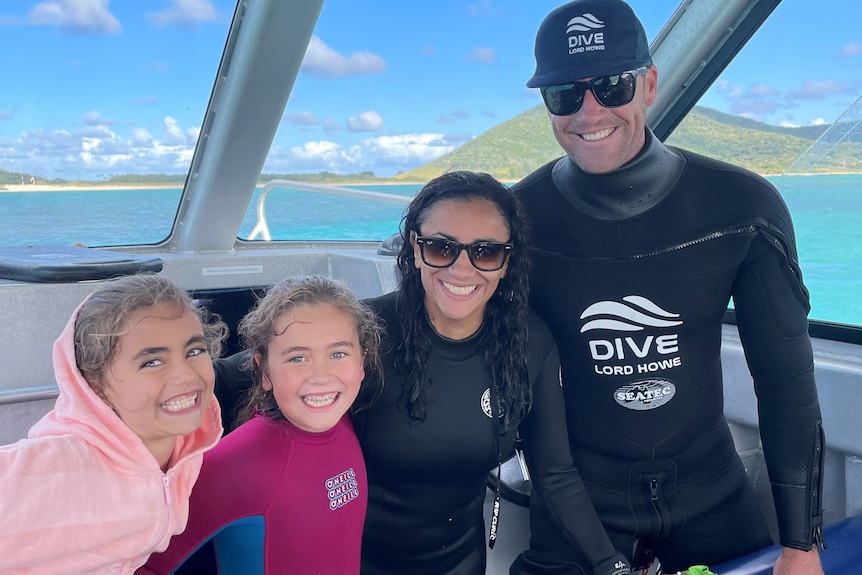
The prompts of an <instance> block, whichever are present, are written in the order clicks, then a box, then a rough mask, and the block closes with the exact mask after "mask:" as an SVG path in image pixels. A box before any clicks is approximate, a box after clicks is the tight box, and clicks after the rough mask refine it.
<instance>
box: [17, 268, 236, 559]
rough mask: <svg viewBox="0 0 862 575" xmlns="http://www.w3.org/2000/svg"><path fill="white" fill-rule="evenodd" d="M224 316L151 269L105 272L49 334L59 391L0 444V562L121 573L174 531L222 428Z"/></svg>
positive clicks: (182, 521) (163, 544) (165, 541)
mask: <svg viewBox="0 0 862 575" xmlns="http://www.w3.org/2000/svg"><path fill="white" fill-rule="evenodd" d="M225 334H226V328H225V326H224V324H223V323H222V322H221V321H219V320H218V319H215V320H214V321H212V322H207V321H205V320H204V316H203V314H202V312H201V311H200V310H198V309H197V308H196V307H195V305H194V304H193V302H192V301H191V299H190V298H189V296H188V295H187V294H186V293H185V291H183V290H182V289H180V288H179V287H177V286H176V285H174V284H173V283H171V282H170V281H169V280H167V279H165V278H163V277H161V276H157V275H138V276H129V277H124V278H121V279H118V280H115V281H112V282H109V283H107V284H105V285H104V286H103V287H101V288H99V289H98V290H97V291H96V292H94V293H93V294H91V295H90V296H89V297H88V298H87V299H86V300H84V302H83V303H82V304H81V305H80V306H78V308H77V309H76V310H75V313H73V314H72V317H71V319H70V320H69V323H68V324H67V326H66V328H65V330H64V331H63V333H62V334H61V335H60V337H59V338H58V339H57V341H56V342H55V344H54V373H55V376H56V379H57V385H58V387H59V388H60V395H59V397H58V399H57V403H56V405H55V407H54V409H53V410H52V411H51V412H49V413H48V414H47V415H46V416H45V417H44V418H42V420H41V421H39V422H38V423H37V424H36V425H35V426H33V428H32V429H30V432H29V436H28V438H27V439H23V440H21V441H19V442H17V443H14V444H12V445H7V446H4V447H0V572H2V573H4V574H13V573H14V574H18V573H21V574H23V573H27V574H40V573H44V574H50V575H56V574H57V573H75V574H88V573H93V574H96V573H98V574H99V575H104V574H112V573H132V572H133V571H134V570H135V568H136V567H138V566H140V565H142V564H143V563H144V561H146V559H147V557H148V556H149V554H150V553H152V552H153V551H161V550H163V549H165V547H167V545H168V541H169V540H170V538H171V536H172V535H174V534H176V533H179V532H181V531H182V530H183V529H184V528H185V525H186V519H187V516H188V497H189V493H190V492H191V488H192V485H193V484H194V482H195V479H196V478H197V476H198V472H199V470H200V466H201V462H202V459H203V457H202V454H203V452H204V451H206V450H208V449H210V448H211V447H213V446H214V445H215V444H216V442H217V441H218V440H219V437H220V436H221V432H222V429H221V418H220V412H219V407H218V403H217V402H216V400H215V398H214V397H213V385H214V373H213V366H212V359H211V357H216V356H218V354H219V351H220V346H221V342H222V340H223V338H224V336H225Z"/></svg>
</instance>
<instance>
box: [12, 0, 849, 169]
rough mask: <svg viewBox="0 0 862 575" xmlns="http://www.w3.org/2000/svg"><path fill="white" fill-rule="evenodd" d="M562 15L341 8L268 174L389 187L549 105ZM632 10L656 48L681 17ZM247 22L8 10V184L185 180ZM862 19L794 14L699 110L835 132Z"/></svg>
mask: <svg viewBox="0 0 862 575" xmlns="http://www.w3.org/2000/svg"><path fill="white" fill-rule="evenodd" d="M559 3H560V2H559V1H558V0H551V1H549V0H435V1H434V2H428V3H420V2H417V1H415V0H411V1H405V0H363V1H362V2H359V1H357V0H327V1H326V3H325V5H324V7H323V12H322V14H321V17H320V20H319V24H318V28H317V30H316V31H315V35H314V38H313V39H312V42H311V45H310V47H309V50H308V53H307V54H306V59H305V61H304V63H303V67H302V70H301V72H300V75H299V78H298V79H297V82H296V87H295V90H294V93H293V95H292V96H291V99H290V101H289V103H288V106H287V110H286V111H285V114H284V117H283V119H282V123H281V125H280V127H279V131H278V134H277V135H276V139H275V142H274V144H273V149H272V152H271V154H270V157H269V159H268V160H267V164H266V166H265V168H264V171H267V172H278V173H283V172H287V173H290V172H317V171H320V170H328V171H334V172H341V173H352V172H359V171H365V170H370V171H373V172H375V173H377V174H378V175H384V176H388V175H392V174H394V173H396V172H398V171H403V170H409V169H412V168H414V167H416V166H419V165H422V164H424V163H426V162H428V161H430V160H433V159H435V158H436V157H439V156H440V155H442V154H444V153H446V152H448V151H450V150H452V149H455V148H457V147H458V146H460V145H461V144H463V143H464V142H466V141H469V140H470V139H471V138H474V137H476V136H478V135H480V134H481V133H483V132H484V131H486V130H488V129H489V128H491V127H493V126H494V125H496V124H498V123H501V122H503V121H506V120H508V119H510V118H512V117H514V116H516V115H518V114H520V113H521V112H523V111H525V110H527V109H529V108H531V107H533V106H536V105H538V104H540V103H541V99H540V97H539V95H538V93H537V91H535V90H529V89H527V88H525V86H524V83H525V81H526V80H527V78H528V77H529V76H530V75H531V73H532V71H533V66H534V61H533V55H532V49H533V39H534V35H535V31H536V29H537V27H538V25H539V23H540V22H541V20H542V18H543V17H544V16H545V14H547V12H549V11H550V10H551V9H553V8H554V7H556V6H557V5H558V4H559ZM631 3H632V5H633V6H634V8H635V10H636V11H637V12H638V14H639V15H640V16H641V18H642V20H643V21H644V24H645V27H646V29H647V34H648V36H649V37H650V39H652V38H654V37H655V36H656V34H658V32H659V30H660V28H661V26H662V24H663V23H664V21H665V20H666V19H667V17H668V16H669V15H670V14H671V13H672V12H673V10H674V9H675V8H676V6H677V4H678V2H677V0H632V2H631ZM424 6H428V7H430V9H429V10H420V8H422V7H424ZM233 9H234V3H233V2H230V1H229V0H147V1H146V2H142V1H139V0H46V1H41V2H39V1H32V0H12V1H6V2H3V3H2V4H0V50H2V53H3V54H4V55H5V57H4V58H3V75H4V79H3V88H2V90H0V169H5V170H8V171H14V172H27V173H32V174H36V175H39V176H42V177H46V178H63V179H67V180H68V179H100V178H104V177H106V176H109V175H113V174H126V173H185V171H186V170H187V168H188V165H189V161H190V159H191V154H192V151H193V147H194V144H195V141H196V138H197V135H198V131H199V127H200V125H201V119H202V117H203V113H204V110H205V106H206V103H207V99H208V97H209V94H210V91H211V88H212V84H213V78H214V75H215V71H216V67H217V65H218V60H219V57H220V54H221V50H222V47H223V45H224V40H225V37H226V34H227V29H228V26H229V23H230V18H231V16H232V13H233ZM860 14H862V6H860V4H859V0H821V1H820V2H817V3H816V4H814V5H813V4H812V3H811V2H810V1H809V0H783V2H782V4H781V5H780V6H779V7H778V9H777V11H776V13H775V15H774V16H773V18H771V19H770V21H769V22H768V23H767V25H766V26H765V27H764V29H762V30H761V32H760V33H759V34H758V35H757V36H756V37H755V38H754V40H752V43H751V44H750V45H749V46H748V47H747V48H746V49H745V50H744V52H743V56H744V60H742V59H737V60H738V61H737V62H735V63H734V64H733V65H732V66H731V67H730V68H729V69H728V70H727V71H726V72H725V74H724V75H723V76H722V78H721V80H720V81H719V82H718V83H717V84H716V86H714V87H713V88H712V89H711V90H710V91H709V92H708V93H707V95H706V96H705V97H704V99H703V100H702V101H701V104H702V105H706V106H710V107H713V108H716V109H719V110H721V111H724V112H729V113H732V114H739V115H745V116H748V117H751V118H754V119H757V120H761V121H764V122H767V123H771V124H783V125H807V124H812V123H822V122H832V121H834V120H835V119H836V118H837V117H838V116H839V115H840V114H841V112H843V111H844V110H845V109H847V108H848V106H850V105H851V104H852V103H853V102H854V101H855V100H856V99H857V98H858V97H859V96H860V94H862V29H860V28H859V26H858V24H857V22H858V16H859V15H860ZM659 89H661V71H659Z"/></svg>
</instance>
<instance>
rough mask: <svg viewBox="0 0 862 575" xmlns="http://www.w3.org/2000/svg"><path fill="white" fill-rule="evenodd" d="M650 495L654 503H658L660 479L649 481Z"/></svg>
mask: <svg viewBox="0 0 862 575" xmlns="http://www.w3.org/2000/svg"><path fill="white" fill-rule="evenodd" d="M649 494H650V497H651V498H652V500H653V501H658V479H656V478H655V477H653V478H652V479H650V480H649Z"/></svg>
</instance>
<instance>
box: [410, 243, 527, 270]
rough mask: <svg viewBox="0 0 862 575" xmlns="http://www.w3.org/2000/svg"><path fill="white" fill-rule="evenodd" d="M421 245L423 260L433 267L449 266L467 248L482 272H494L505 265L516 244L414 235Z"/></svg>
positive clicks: (473, 261)
mask: <svg viewBox="0 0 862 575" xmlns="http://www.w3.org/2000/svg"><path fill="white" fill-rule="evenodd" d="M414 239H415V240H416V243H417V244H418V245H419V253H421V254H422V261H423V262H425V265H427V266H430V267H432V268H448V267H449V266H451V265H452V264H454V263H455V260H457V259H458V256H459V255H461V250H467V257H468V258H470V263H471V264H473V267H475V268H476V269H477V270H479V271H482V272H494V271H497V270H498V269H500V268H502V267H503V264H505V263H506V258H507V257H509V254H510V253H511V252H512V248H513V247H515V246H514V244H507V243H503V242H476V243H473V244H459V243H458V242H453V241H452V240H447V239H446V238H431V237H422V236H418V235H414Z"/></svg>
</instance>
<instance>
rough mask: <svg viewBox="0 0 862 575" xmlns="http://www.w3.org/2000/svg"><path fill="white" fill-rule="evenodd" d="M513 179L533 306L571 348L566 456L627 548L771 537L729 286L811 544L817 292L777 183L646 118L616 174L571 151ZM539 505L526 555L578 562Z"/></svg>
mask: <svg viewBox="0 0 862 575" xmlns="http://www.w3.org/2000/svg"><path fill="white" fill-rule="evenodd" d="M515 189H516V190H517V193H518V196H519V197H520V199H521V200H522V202H523V203H524V206H525V209H526V213H527V215H528V218H529V220H530V223H531V228H532V249H531V252H530V254H531V257H532V261H533V270H532V273H531V282H530V289H531V292H530V299H531V304H532V306H533V307H534V309H535V310H536V311H537V312H538V313H539V314H540V315H541V316H542V317H543V318H544V319H545V320H546V322H547V323H548V325H549V327H550V328H551V331H552V332H553V334H554V336H555V338H556V342H557V346H558V348H559V350H560V355H561V361H562V378H563V387H564V394H565V401H566V409H567V416H568V418H567V419H568V429H569V438H570V444H571V449H572V455H573V458H574V461H575V464H576V466H577V468H578V469H579V471H580V473H581V476H582V477H583V479H584V481H585V483H586V486H587V489H588V491H589V493H590V495H591V499H592V502H593V505H594V506H595V509H596V511H597V512H598V514H599V516H600V517H601V520H602V522H603V523H604V526H605V527H606V529H607V531H608V533H609V535H610V536H611V538H612V540H613V541H614V542H615V545H616V546H617V549H619V550H620V551H622V552H623V553H625V554H626V555H627V556H628V557H630V558H631V557H632V554H633V550H632V548H633V545H634V543H635V542H636V541H639V543H640V544H641V548H643V547H648V548H651V549H652V550H653V551H654V552H655V553H657V554H658V556H659V558H660V559H662V567H663V569H664V570H665V571H676V570H678V569H685V568H687V567H688V566H690V565H692V564H696V563H703V564H716V563H718V562H720V561H723V560H726V559H729V558H731V557H733V556H737V555H741V554H744V553H746V552H748V551H751V550H754V549H756V548H759V547H763V546H765V545H767V544H769V543H771V540H770V538H769V536H768V531H767V527H766V523H765V520H764V519H763V517H762V515H761V512H760V509H759V506H758V503H757V500H756V498H755V496H754V493H753V490H752V488H751V486H750V483H749V482H748V480H747V478H746V475H745V471H744V469H743V466H742V463H741V461H740V459H739V457H738V456H737V454H736V451H735V449H734V444H733V440H732V438H731V435H730V431H729V428H728V425H727V422H726V420H725V418H724V414H723V406H724V399H723V390H722V372H721V361H720V346H721V332H722V319H723V318H724V315H725V310H726V308H727V306H728V303H729V300H730V299H731V297H732V298H733V304H734V308H735V311H736V318H737V323H738V327H739V332H740V337H741V340H742V343H743V346H744V349H745V354H746V359H747V361H748V364H749V368H750V370H751V373H752V375H753V377H754V383H755V389H756V392H757V397H758V410H759V416H760V431H761V436H762V441H763V449H764V454H765V457H766V463H767V467H768V470H769V476H770V479H771V482H772V488H773V494H774V499H775V503H776V509H777V513H778V523H779V531H780V541H781V544H782V545H785V546H788V547H794V548H798V549H809V548H810V547H811V545H812V543H813V542H814V541H815V540H818V539H819V537H820V527H821V523H822V513H821V506H820V484H821V478H820V473H821V470H822V459H821V458H822V445H823V444H822V430H821V426H820V407H819V404H818V399H817V391H816V387H815V383H814V375H813V373H814V369H813V355H812V350H811V344H810V341H809V337H808V332H807V328H808V321H807V313H808V310H809V304H808V293H807V291H806V289H805V287H804V285H803V283H802V278H801V273H800V271H799V266H798V264H797V256H796V247H795V240H794V235H793V227H792V223H791V219H790V215H789V214H788V211H787V208H786V206H785V204H784V202H783V201H782V199H781V197H780V196H779V194H778V192H777V191H776V190H775V188H774V187H773V186H772V185H770V184H769V183H768V182H767V181H765V180H764V179H763V178H760V177H759V176H756V175H755V174H752V173H750V172H748V171H745V170H743V169H740V168H737V167H734V166H731V165H728V164H725V163H721V162H717V161H714V160H711V159H708V158H705V157H702V156H698V155H695V154H692V153H689V152H685V151H681V150H675V149H673V148H668V147H665V146H664V145H663V144H661V143H660V142H659V141H658V140H657V139H655V138H654V136H652V134H651V133H649V132H647V143H646V145H645V147H644V149H643V150H642V151H641V153H640V154H639V155H638V156H637V157H636V158H635V159H633V160H632V161H631V162H629V164H627V165H626V166H623V167H622V168H620V170H618V171H617V172H613V173H611V174H606V175H591V174H586V173H584V172H582V171H581V170H579V169H578V168H577V167H576V166H575V165H574V164H573V163H572V162H571V161H570V160H568V159H567V158H561V159H560V160H557V161H555V162H551V163H549V164H547V165H545V166H544V167H542V168H540V169H539V170H537V171H536V172H534V173H533V174H531V175H530V176H528V177H527V178H525V179H524V180H523V181H521V182H520V183H519V184H517V185H516V187H515ZM534 504H535V505H534V507H533V511H532V513H531V525H532V530H533V533H532V536H533V539H532V540H531V550H530V551H528V552H527V553H526V555H525V556H526V557H527V558H528V559H531V560H532V559H536V560H551V561H564V562H581V563H583V560H582V559H579V553H578V551H577V550H573V549H572V548H571V547H570V546H566V545H564V544H562V543H561V542H560V541H559V537H558V535H557V534H558V533H559V527H558V526H556V525H555V524H554V522H553V520H551V519H549V518H548V516H547V514H546V513H545V512H543V510H544V509H546V505H545V504H546V502H544V501H542V496H541V494H540V493H539V494H536V496H535V499H534ZM521 560H523V558H522V559H521ZM513 572H528V571H527V570H524V571H517V570H515V569H514V568H513ZM571 572H574V573H577V572H578V571H577V570H573V571H571ZM589 572H590V571H588V570H587V571H586V573H589Z"/></svg>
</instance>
